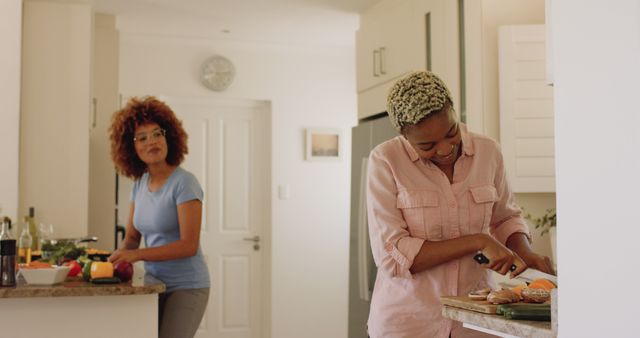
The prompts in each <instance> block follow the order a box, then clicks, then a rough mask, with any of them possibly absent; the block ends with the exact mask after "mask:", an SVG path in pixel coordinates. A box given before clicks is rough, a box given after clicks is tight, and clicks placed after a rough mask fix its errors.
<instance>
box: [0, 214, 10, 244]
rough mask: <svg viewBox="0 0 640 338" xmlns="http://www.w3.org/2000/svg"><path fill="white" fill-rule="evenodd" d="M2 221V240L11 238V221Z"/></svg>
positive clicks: (0, 232)
mask: <svg viewBox="0 0 640 338" xmlns="http://www.w3.org/2000/svg"><path fill="white" fill-rule="evenodd" d="M0 222H2V230H1V231H0V240H3V239H11V232H10V231H9V223H8V222H5V221H4V219H3V220H0Z"/></svg>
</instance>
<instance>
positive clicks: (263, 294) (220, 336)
mask: <svg viewBox="0 0 640 338" xmlns="http://www.w3.org/2000/svg"><path fill="white" fill-rule="evenodd" d="M165 101H166V102H167V104H168V105H169V106H170V107H171V108H172V109H173V110H174V112H175V113H176V115H177V116H178V118H180V119H181V120H182V122H183V126H184V128H185V130H186V131H187V133H188V134H189V143H188V144H189V154H188V155H187V157H186V159H185V162H184V163H183V167H184V168H185V169H187V170H189V171H191V172H192V173H193V174H194V175H195V176H196V177H197V178H198V180H199V182H200V184H201V185H202V187H203V189H204V196H205V197H204V207H203V218H202V232H201V239H200V243H201V246H202V250H203V253H204V255H205V259H206V260H207V263H208V265H209V273H210V276H211V293H210V298H209V305H208V307H207V312H206V313H205V316H204V318H203V320H202V323H201V325H200V329H199V330H198V333H197V334H196V337H199V338H204V337H216V338H257V337H262V336H263V331H267V330H266V328H268V327H269V325H268V323H266V322H265V320H264V319H265V318H269V314H268V313H267V312H268V308H269V306H268V304H267V302H268V299H269V297H268V292H269V290H270V286H269V280H270V278H269V266H270V264H269V260H270V258H269V252H270V250H269V233H270V231H269V220H270V218H271V217H270V209H271V207H270V193H269V191H270V186H271V185H270V177H271V174H270V168H271V164H270V158H271V156H270V151H271V149H270V143H271V142H270V139H271V136H270V130H271V125H270V118H269V116H270V114H269V110H268V109H269V108H268V105H267V104H266V103H256V102H246V101H239V102H228V101H225V102H220V101H211V100H204V101H203V100H201V99H197V100H192V99H182V98H180V99H178V98H174V99H171V98H165Z"/></svg>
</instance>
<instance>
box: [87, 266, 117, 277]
mask: <svg viewBox="0 0 640 338" xmlns="http://www.w3.org/2000/svg"><path fill="white" fill-rule="evenodd" d="M111 277H113V263H111V262H93V264H91V279H94V278H111Z"/></svg>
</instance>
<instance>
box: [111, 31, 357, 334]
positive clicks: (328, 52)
mask: <svg viewBox="0 0 640 338" xmlns="http://www.w3.org/2000/svg"><path fill="white" fill-rule="evenodd" d="M126 27H127V25H126V23H123V22H120V21H119V25H118V28H119V30H120V33H121V44H120V75H119V76H120V90H121V92H122V93H124V94H126V95H144V94H154V95H166V96H171V97H180V96H190V97H193V96H202V97H209V98H239V99H253V100H268V101H271V106H272V126H273V130H272V147H273V149H272V159H271V162H272V168H271V171H272V180H273V181H272V191H273V193H272V198H273V202H272V220H271V221H272V235H271V239H272V248H273V250H272V254H271V256H272V281H271V283H272V295H271V302H272V307H271V308H272V314H271V315H272V328H271V337H274V338H288V337H290V338H298V337H310V338H313V337H317V338H326V337H331V338H340V337H346V336H347V316H348V315H347V309H348V306H347V305H348V304H347V301H348V262H349V250H348V245H349V201H350V199H349V192H350V182H349V178H350V175H349V172H350V171H349V166H350V161H349V158H350V156H351V150H350V145H351V127H352V126H353V125H355V124H356V88H355V49H354V46H334V47H332V46H326V45H325V46H314V45H285V44H265V43H256V42H251V43H249V42H233V41H215V40H207V39H196V38H170V37H159V36H149V35H139V34H133V33H128V32H127V28H126ZM214 53H219V54H222V55H224V56H226V57H228V58H229V59H231V60H232V61H233V62H234V63H235V66H236V72H237V75H236V79H235V81H234V83H233V84H232V85H231V87H230V88H229V89H228V90H227V91H226V92H224V93H215V92H211V91H209V90H207V89H206V88H205V87H204V86H202V85H201V84H200V83H199V80H198V72H199V69H200V66H201V63H202V61H203V60H204V59H205V58H206V57H208V56H210V55H211V54H214ZM307 127H332V128H340V129H341V130H342V132H343V134H342V136H343V137H344V139H343V141H344V143H343V148H342V151H343V155H344V157H343V158H342V160H341V161H340V162H305V161H304V128H307ZM279 184H289V185H290V189H291V190H290V191H291V198H290V199H289V200H278V199H277V190H278V189H277V188H278V185H279ZM212 278H213V280H214V283H215V282H216V281H215V280H216V276H212Z"/></svg>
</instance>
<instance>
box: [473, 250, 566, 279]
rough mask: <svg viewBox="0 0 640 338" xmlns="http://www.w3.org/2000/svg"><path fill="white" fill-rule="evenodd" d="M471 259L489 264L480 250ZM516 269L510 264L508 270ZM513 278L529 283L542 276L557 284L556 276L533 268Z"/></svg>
mask: <svg viewBox="0 0 640 338" xmlns="http://www.w3.org/2000/svg"><path fill="white" fill-rule="evenodd" d="M473 259H474V260H475V261H476V262H478V263H479V264H489V258H487V256H485V255H484V254H483V253H482V252H480V251H478V253H477V254H476V255H475V256H473ZM515 269H516V265H515V264H513V265H511V268H510V269H509V270H510V271H514V270H515ZM513 278H515V279H519V280H521V281H524V282H527V283H531V282H532V281H534V280H536V279H540V278H544V279H548V280H550V281H551V282H552V283H553V284H555V285H556V286H557V285H558V277H557V276H554V275H550V274H548V273H544V272H542V271H540V270H536V269H533V268H527V269H526V270H524V271H522V272H521V273H520V274H519V275H517V276H515V277H513Z"/></svg>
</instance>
